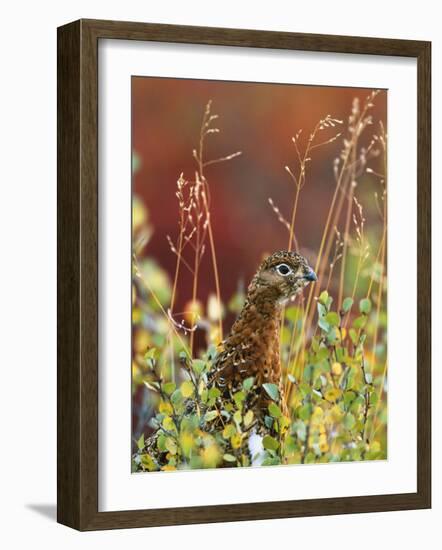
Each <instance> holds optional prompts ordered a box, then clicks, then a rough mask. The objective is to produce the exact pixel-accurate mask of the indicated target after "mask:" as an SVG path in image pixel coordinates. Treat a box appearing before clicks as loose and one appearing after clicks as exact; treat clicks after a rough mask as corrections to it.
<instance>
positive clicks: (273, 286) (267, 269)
mask: <svg viewBox="0 0 442 550" xmlns="http://www.w3.org/2000/svg"><path fill="white" fill-rule="evenodd" d="M314 281H317V277H316V273H315V272H314V271H313V269H312V268H311V267H310V266H309V264H308V262H307V260H306V259H305V258H304V257H303V256H301V255H300V254H298V253H297V252H289V251H287V250H281V251H279V252H275V253H274V254H272V255H271V256H269V257H268V258H266V259H265V260H264V261H263V262H262V264H261V265H260V267H259V269H258V271H257V273H256V275H255V277H254V279H253V281H252V285H254V286H255V287H256V289H257V291H258V293H259V294H260V295H261V296H263V295H265V296H266V297H268V298H269V299H271V300H273V301H276V302H278V304H280V305H283V304H285V303H286V302H288V301H289V300H290V299H291V298H294V297H295V296H296V294H299V292H301V290H302V289H303V288H304V287H305V286H307V285H308V284H309V283H310V282H314Z"/></svg>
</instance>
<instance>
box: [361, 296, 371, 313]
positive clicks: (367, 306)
mask: <svg viewBox="0 0 442 550" xmlns="http://www.w3.org/2000/svg"><path fill="white" fill-rule="evenodd" d="M359 311H360V312H361V313H363V314H364V315H368V314H369V313H370V311H371V302H370V300H369V299H368V298H363V299H362V300H361V301H360V302H359Z"/></svg>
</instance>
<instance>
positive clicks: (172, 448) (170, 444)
mask: <svg viewBox="0 0 442 550" xmlns="http://www.w3.org/2000/svg"><path fill="white" fill-rule="evenodd" d="M165 446H166V449H167V450H168V451H169V453H170V454H172V455H176V453H177V450H178V448H177V444H176V442H175V440H174V439H172V438H171V437H166V443H165Z"/></svg>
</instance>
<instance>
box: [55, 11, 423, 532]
mask: <svg viewBox="0 0 442 550" xmlns="http://www.w3.org/2000/svg"><path fill="white" fill-rule="evenodd" d="M430 51H431V49H430V43H428V42H417V41H404V40H391V39H381V38H360V37H346V36H325V35H308V34H292V33H279V32H262V31H256V30H253V31H252V30H240V29H220V28H199V27H184V26H170V25H156V24H145V23H129V22H124V23H123V22H111V21H95V20H81V21H76V22H74V23H70V24H68V25H66V26H63V27H61V28H59V30H58V520H59V522H61V523H63V524H66V525H69V526H71V527H74V528H76V529H80V530H94V529H111V528H124V527H145V526H159V525H172V524H183V523H203V522H220V521H238V520H250V519H267V518H268V519H270V518H280V517H296V516H311V515H326V514H342V513H356V512H374V511H387V510H405V509H416V508H428V507H430V505H431V496H430V495H431V472H430V457H431V451H430V441H431V437H430V435H431V418H430V409H431V407H430V393H431V377H430V345H431V338H430V326H431V317H430V315H431V307H430V296H431V280H430V271H431V269H430V158H431V156H430V147H431V143H430V136H431V132H430V66H431V59H430Z"/></svg>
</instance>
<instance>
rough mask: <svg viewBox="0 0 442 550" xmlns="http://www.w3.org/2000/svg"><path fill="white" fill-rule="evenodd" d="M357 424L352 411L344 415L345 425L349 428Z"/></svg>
mask: <svg viewBox="0 0 442 550" xmlns="http://www.w3.org/2000/svg"><path fill="white" fill-rule="evenodd" d="M355 424H356V420H355V417H354V416H353V415H352V414H351V413H347V414H346V415H345V416H344V426H345V427H346V428H347V430H351V429H352V428H353V426H354V425H355Z"/></svg>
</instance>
